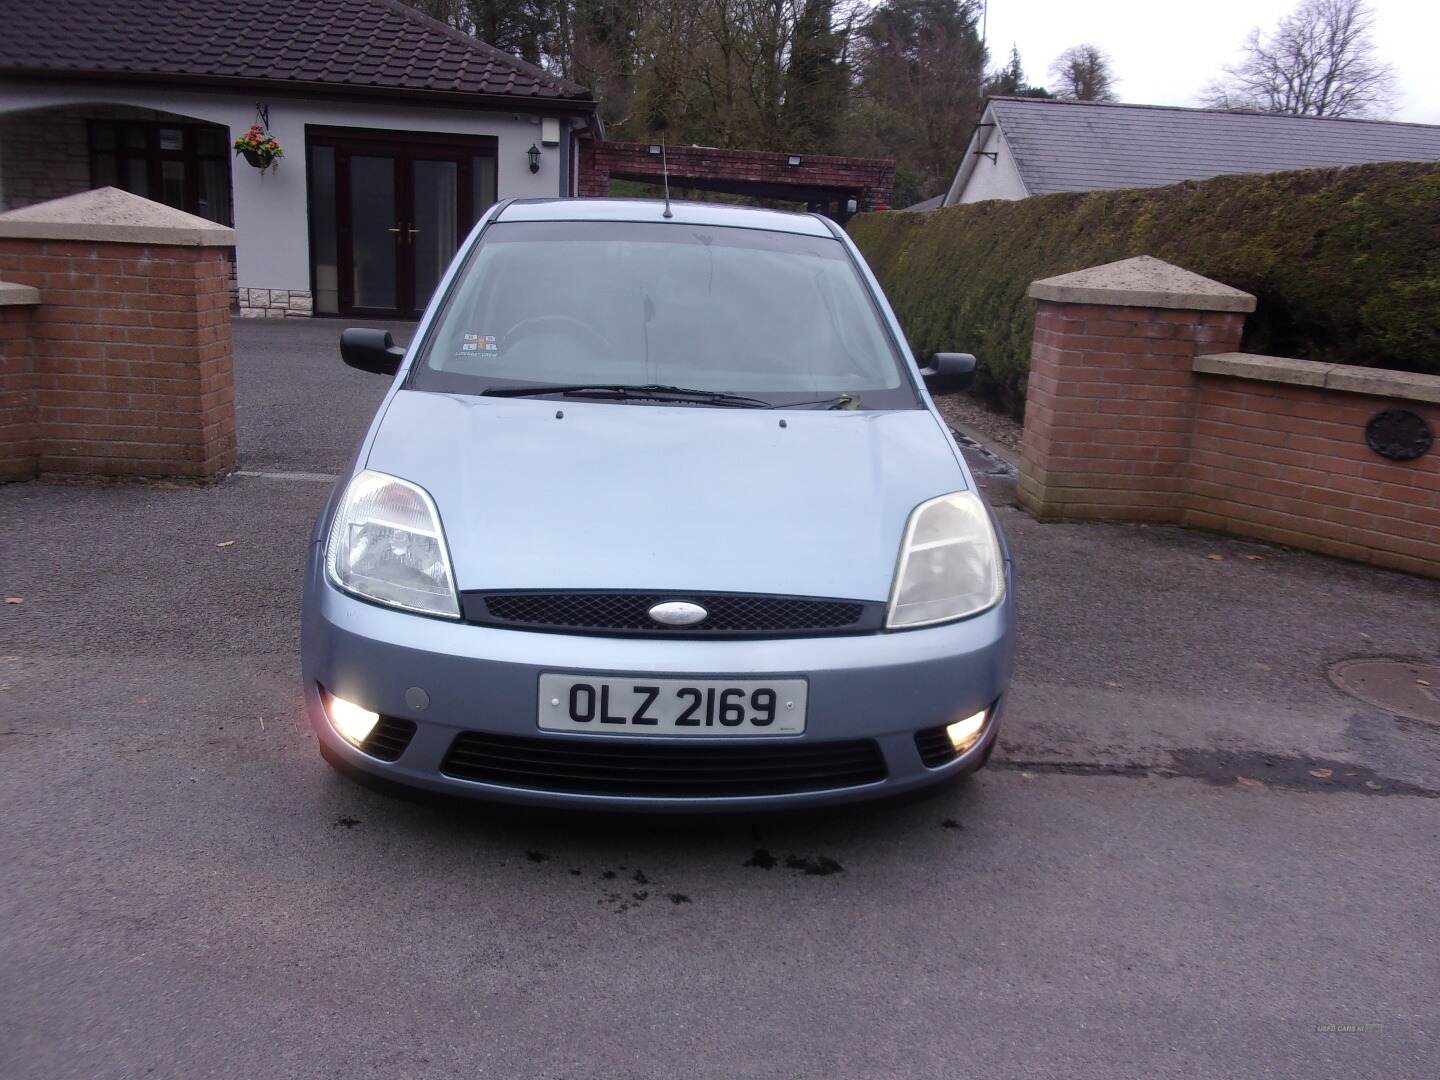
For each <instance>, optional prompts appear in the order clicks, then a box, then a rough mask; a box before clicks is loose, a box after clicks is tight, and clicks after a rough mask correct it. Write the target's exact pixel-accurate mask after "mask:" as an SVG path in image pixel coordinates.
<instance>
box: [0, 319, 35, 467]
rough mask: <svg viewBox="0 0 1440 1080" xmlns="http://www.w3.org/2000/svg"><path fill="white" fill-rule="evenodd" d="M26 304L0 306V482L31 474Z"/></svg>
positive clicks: (30, 378)
mask: <svg viewBox="0 0 1440 1080" xmlns="http://www.w3.org/2000/svg"><path fill="white" fill-rule="evenodd" d="M34 310H35V309H34V308H33V307H31V306H29V305H23V306H22V305H14V306H8V305H7V306H4V307H0V482H4V481H7V480H29V479H30V478H31V477H33V476H34V475H35V437H36V424H35V395H34V382H33V376H34V365H33V361H32V358H31V349H30V318H31V313H32V312H33V311H34Z"/></svg>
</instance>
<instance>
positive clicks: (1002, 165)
mask: <svg viewBox="0 0 1440 1080" xmlns="http://www.w3.org/2000/svg"><path fill="white" fill-rule="evenodd" d="M1437 160H1440V127H1435V126H1431V125H1428V124H1394V123H1387V122H1385V121H1380V120H1348V119H1346V120H1338V119H1329V118H1322V117H1315V116H1278V115H1275V114H1273V113H1244V112H1224V111H1221V110H1216V109H1180V108H1171V107H1169V106H1160V105H1117V104H1111V103H1106V102H1083V101H1060V100H1056V99H1053V98H1051V99H1046V98H991V99H990V100H989V101H988V102H986V105H985V110H984V112H983V114H982V115H981V118H980V123H979V124H978V125H977V126H976V128H975V132H974V134H973V135H972V136H971V137H970V143H969V145H968V146H966V148H965V156H964V157H963V158H962V159H961V160H960V167H959V168H958V169H957V170H956V172H955V180H954V182H953V183H951V185H950V190H949V191H948V192H947V193H946V195H945V198H944V205H945V206H954V205H956V204H959V203H972V202H983V201H984V200H986V199H1023V198H1025V197H1026V196H1027V195H1045V194H1049V193H1051V192H1056V191H1096V190H1100V189H1105V188H1136V187H1160V186H1162V185H1165V184H1178V183H1180V182H1181V181H1182V180H1204V179H1206V178H1208V177H1211V176H1221V175H1224V174H1227V173H1268V172H1282V171H1284V170H1287V169H1318V168H1324V167H1327V166H1341V165H1365V164H1368V163H1370V162H1375V161H1437ZM925 208H927V207H925V206H924V204H921V205H920V206H917V207H915V208H914V209H925Z"/></svg>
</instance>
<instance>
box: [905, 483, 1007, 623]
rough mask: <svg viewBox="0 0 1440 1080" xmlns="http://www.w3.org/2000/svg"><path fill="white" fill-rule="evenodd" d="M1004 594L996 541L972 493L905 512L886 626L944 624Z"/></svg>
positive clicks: (982, 507)
mask: <svg viewBox="0 0 1440 1080" xmlns="http://www.w3.org/2000/svg"><path fill="white" fill-rule="evenodd" d="M1004 592H1005V572H1004V569H1003V567H1002V566H1001V555H1000V540H999V538H998V537H997V536H996V535H995V527H994V526H993V525H992V524H991V523H990V515H989V514H988V513H987V512H986V510H985V504H984V503H982V502H981V501H980V497H979V496H978V495H976V494H975V493H974V492H973V491H957V492H955V493H954V494H953V495H941V496H940V497H939V498H938V499H931V500H930V501H929V502H923V503H921V504H920V505H919V506H917V507H916V508H915V509H914V510H912V511H911V512H910V521H909V522H908V523H907V524H906V526H905V540H904V542H903V543H902V544H901V545H900V566H899V568H898V569H897V570H896V571H895V584H894V585H893V586H892V587H891V589H890V610H889V612H888V613H887V614H886V617H885V625H886V626H887V627H888V628H890V629H892V630H898V629H904V628H906V627H912V626H928V625H930V624H931V623H940V622H949V621H950V620H952V619H960V618H964V617H965V616H966V615H973V614H975V613H976V612H977V611H984V610H985V609H986V608H988V607H993V606H994V605H995V604H997V603H999V602H1000V597H1001V596H1002V595H1003V594H1004Z"/></svg>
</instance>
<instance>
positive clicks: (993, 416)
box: [935, 393, 1021, 453]
mask: <svg viewBox="0 0 1440 1080" xmlns="http://www.w3.org/2000/svg"><path fill="white" fill-rule="evenodd" d="M935 406H936V408H938V409H939V410H940V415H941V416H943V417H945V419H946V421H948V422H949V423H950V424H951V426H955V427H961V428H971V429H973V430H975V431H978V432H979V433H980V434H981V435H984V436H986V437H987V438H990V439H993V440H995V442H997V443H999V444H1000V445H1001V446H1006V447H1009V448H1010V449H1011V450H1014V451H1016V452H1017V453H1018V452H1019V450H1020V428H1021V424H1020V421H1019V420H1016V419H1015V418H1013V417H1011V416H1008V415H1006V414H1005V413H1000V412H996V411H995V410H994V409H992V408H990V406H988V405H986V404H985V403H984V402H982V401H980V400H979V399H978V398H974V397H971V396H970V395H969V394H964V393H960V394H946V395H944V396H942V397H937V398H936V399H935Z"/></svg>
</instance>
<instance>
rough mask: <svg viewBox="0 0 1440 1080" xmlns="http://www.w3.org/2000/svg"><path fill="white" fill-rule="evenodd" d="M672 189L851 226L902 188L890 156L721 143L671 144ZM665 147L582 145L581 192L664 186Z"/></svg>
mask: <svg viewBox="0 0 1440 1080" xmlns="http://www.w3.org/2000/svg"><path fill="white" fill-rule="evenodd" d="M663 156H664V159H665V162H666V166H667V169H668V172H669V174H670V186H671V188H672V190H673V189H674V188H692V189H699V190H701V191H716V192H724V193H727V194H731V195H749V196H751V197H753V198H757V199H766V200H771V199H775V200H784V201H787V202H794V203H803V204H804V205H805V206H806V208H807V209H810V210H814V211H817V212H819V213H822V214H825V215H826V216H828V217H830V218H833V219H834V220H836V221H840V222H844V221H845V220H846V219H847V218H849V217H850V215H851V214H854V213H858V212H860V211H863V210H884V209H887V208H888V207H889V205H890V196H891V192H892V191H893V190H894V187H895V162H894V161H891V160H889V159H888V158H853V157H832V156H822V155H812V154H779V153H773V152H770V151H766V150H721V149H718V148H716V147H713V146H666V147H665V153H664V155H663ZM661 157H662V155H661V148H660V144H659V143H623V142H586V143H583V144H582V145H581V147H580V183H579V193H580V194H581V195H588V196H603V195H608V194H609V193H610V181H611V180H634V181H639V182H641V183H646V184H659V183H661V181H662V179H663V176H662V172H661V167H660V162H661Z"/></svg>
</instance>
